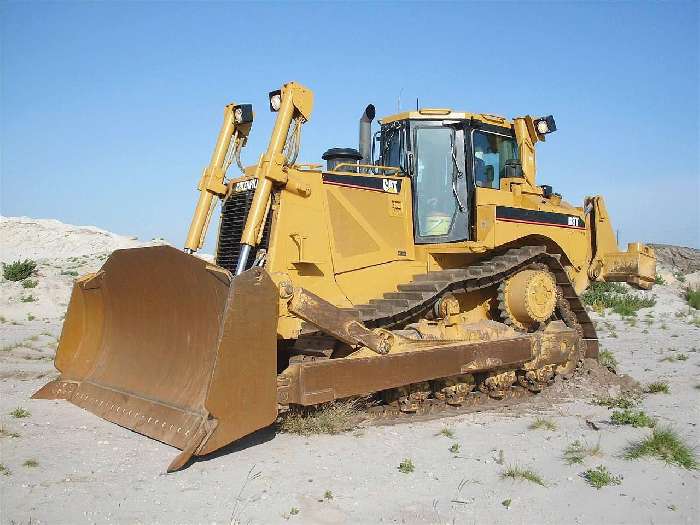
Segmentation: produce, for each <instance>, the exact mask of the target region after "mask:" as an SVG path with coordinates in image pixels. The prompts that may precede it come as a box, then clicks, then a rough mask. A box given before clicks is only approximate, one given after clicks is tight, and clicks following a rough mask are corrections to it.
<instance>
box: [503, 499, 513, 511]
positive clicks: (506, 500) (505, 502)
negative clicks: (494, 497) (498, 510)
mask: <svg viewBox="0 0 700 525" xmlns="http://www.w3.org/2000/svg"><path fill="white" fill-rule="evenodd" d="M511 503H512V501H511V500H510V499H504V500H503V501H501V505H503V506H504V507H505V508H507V509H509V508H510V504H511Z"/></svg>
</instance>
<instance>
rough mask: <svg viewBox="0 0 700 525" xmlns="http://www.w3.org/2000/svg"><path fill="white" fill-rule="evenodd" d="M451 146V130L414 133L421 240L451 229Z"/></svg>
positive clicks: (454, 208)
mask: <svg viewBox="0 0 700 525" xmlns="http://www.w3.org/2000/svg"><path fill="white" fill-rule="evenodd" d="M453 144H454V131H453V130H452V129H450V128H444V127H439V128H438V127H432V128H430V127H421V128H418V129H417V130H416V160H415V181H416V208H417V218H418V224H417V229H418V235H419V236H420V237H433V236H443V235H447V234H448V233H449V232H450V229H451V227H452V223H453V220H454V217H455V214H456V212H457V201H456V199H455V195H454V192H453V181H454V175H455V174H454V169H455V165H454V160H453Z"/></svg>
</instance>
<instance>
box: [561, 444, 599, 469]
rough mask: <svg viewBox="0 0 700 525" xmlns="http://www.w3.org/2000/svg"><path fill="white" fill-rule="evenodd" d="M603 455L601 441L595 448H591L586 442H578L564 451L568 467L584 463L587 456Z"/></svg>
mask: <svg viewBox="0 0 700 525" xmlns="http://www.w3.org/2000/svg"><path fill="white" fill-rule="evenodd" d="M602 454H603V452H602V450H601V448H600V440H598V443H597V444H596V445H595V446H589V445H588V443H586V442H585V441H584V442H581V441H578V440H576V441H574V442H573V443H571V444H570V445H569V446H568V447H566V448H565V449H564V461H566V464H567V465H575V464H579V463H583V460H584V459H586V457H587V456H601V455H602Z"/></svg>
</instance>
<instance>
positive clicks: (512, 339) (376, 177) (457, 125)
mask: <svg viewBox="0 0 700 525" xmlns="http://www.w3.org/2000/svg"><path fill="white" fill-rule="evenodd" d="M269 105H270V109H271V110H272V111H273V112H276V113H277V116H276V121H275V125H274V129H273V131H272V135H271V139H270V142H269V145H268V149H267V151H266V152H265V153H264V154H263V155H262V156H261V157H260V160H259V162H258V164H257V165H256V166H251V167H245V168H243V167H242V166H241V163H240V156H239V154H240V151H241V148H242V147H243V146H244V145H245V143H246V141H247V138H248V135H249V133H250V130H251V126H252V122H253V111H252V107H251V106H250V105H229V106H227V107H226V109H225V112H224V124H223V127H222V129H221V132H220V135H219V138H218V140H217V143H216V147H215V150H214V154H213V156H212V159H211V163H210V164H209V166H208V167H207V168H206V169H205V170H204V173H203V175H202V177H201V180H200V182H199V192H200V193H199V201H198V203H197V206H196V210H195V213H194V218H193V219H192V223H191V227H190V231H189V235H188V237H187V242H186V245H185V250H184V251H180V250H177V249H175V248H173V247H169V246H157V247H147V248H137V249H129V250H117V251H115V252H114V253H113V254H112V255H111V256H110V257H109V259H108V260H107V261H106V262H105V264H104V266H103V267H102V268H101V269H100V270H99V271H98V272H97V273H94V274H90V275H85V276H83V277H81V278H79V279H78V280H77V281H76V283H75V287H74V289H73V293H72V297H71V301H70V305H69V308H68V312H67V315H66V319H65V323H64V326H63V332H62V335H61V338H60V342H59V346H58V351H57V355H56V360H55V364H56V368H58V370H59V371H60V372H61V375H60V377H59V378H58V379H57V380H55V381H52V382H50V383H48V384H47V385H46V386H44V387H43V388H42V389H40V390H39V391H38V392H37V393H36V394H35V396H34V397H37V398H51V399H53V398H63V399H67V400H69V401H70V402H72V403H74V404H75V405H78V406H80V407H83V408H85V409H87V410H89V411H91V412H93V413H95V414H97V415H99V416H100V417H103V418H104V419H106V420H109V421H112V422H114V423H117V424H119V425H122V426H124V427H127V428H130V429H132V430H134V431H136V432H139V433H141V434H145V435H147V436H150V437H152V438H154V439H157V440H160V441H162V442H165V443H168V444H170V445H172V446H174V447H177V448H179V449H181V450H182V452H181V454H179V455H178V456H177V457H176V458H175V460H174V461H173V462H172V463H171V465H170V467H169V470H174V469H177V468H180V467H182V466H183V465H184V464H185V463H186V462H187V461H188V460H189V458H190V457H191V456H193V455H204V454H207V453H209V452H212V451H213V450H216V449H218V448H220V447H222V446H224V445H226V444H228V443H231V442H232V441H234V440H236V439H238V438H240V437H242V436H244V435H246V434H249V433H251V432H253V431H255V430H257V429H260V428H263V427H266V426H268V425H270V424H272V423H273V422H274V421H275V419H276V418H277V416H278V413H279V412H280V411H282V410H287V409H289V408H292V407H295V406H297V407H298V406H312V405H320V404H323V403H327V402H330V401H333V400H336V399H345V398H353V397H355V396H366V395H372V396H374V399H375V400H376V402H377V403H384V404H385V406H389V407H393V408H395V409H396V410H397V411H399V410H400V411H403V412H415V411H420V410H421V407H424V406H426V405H431V406H435V405H452V406H459V405H461V404H463V403H465V402H466V400H468V399H470V400H471V399H473V397H474V396H480V397H484V396H491V397H493V398H503V397H504V396H507V395H510V393H512V392H513V391H515V390H518V389H521V390H523V391H524V390H530V391H533V392H537V391H539V390H541V389H542V388H543V387H544V386H546V385H547V384H548V383H550V382H551V381H552V380H553V378H554V377H555V375H557V374H564V375H568V374H571V373H573V372H574V371H575V369H576V367H577V364H578V363H579V362H580V361H581V360H582V358H583V357H585V356H587V357H591V358H595V357H596V356H597V352H598V345H597V340H596V333H595V330H594V327H593V324H592V323H591V321H590V319H589V318H588V315H587V313H586V310H585V308H584V306H583V305H582V303H581V301H580V300H579V295H578V294H580V293H581V292H582V291H583V290H585V289H586V288H587V287H588V286H589V284H590V283H591V282H593V281H624V282H627V283H629V284H631V285H633V286H635V287H638V288H644V289H648V288H650V287H651V286H652V283H653V280H654V275H655V256H654V252H653V250H652V249H651V248H649V247H647V246H645V245H643V244H640V243H634V244H629V245H628V247H627V250H626V251H620V250H619V249H618V246H617V242H616V239H615V235H614V233H613V229H612V226H611V222H610V216H609V215H608V212H607V210H606V207H605V204H604V202H603V199H602V198H601V197H599V196H594V197H589V198H586V199H585V201H584V202H583V205H582V206H572V205H570V204H568V203H567V202H566V201H564V200H563V199H562V197H561V195H559V194H558V193H556V192H555V191H554V190H553V189H552V187H551V186H547V185H538V184H537V182H536V169H535V145H536V144H537V143H538V142H543V141H544V140H545V137H546V135H548V134H549V133H551V132H553V131H555V129H556V125H555V122H554V119H553V118H552V117H551V116H547V117H538V118H534V117H531V116H524V117H517V118H513V119H508V118H504V117H500V116H496V115H490V114H482V113H464V112H458V111H452V110H449V109H419V110H416V111H409V112H405V113H400V114H397V115H393V116H389V117H386V118H384V119H383V120H380V121H379V127H378V130H377V132H376V133H375V134H374V135H373V134H372V132H371V126H372V121H373V119H374V106H372V105H370V106H367V108H366V109H365V111H364V113H363V115H362V118H361V120H360V141H359V150H356V149H352V148H332V149H329V150H328V151H327V152H326V153H325V154H324V155H323V159H324V160H325V161H326V165H325V169H324V167H322V166H321V165H320V164H299V163H297V162H296V159H297V154H298V152H299V148H300V138H301V130H302V126H303V125H305V124H306V123H307V122H308V121H309V119H310V118H311V112H312V106H313V94H312V92H311V91H310V90H309V89H307V88H305V87H303V86H301V85H299V84H297V83H294V82H291V83H288V84H285V85H284V86H283V87H282V88H281V89H280V90H277V91H273V92H272V93H270V95H269ZM234 160H235V161H236V163H237V164H238V165H239V167H241V172H242V174H241V175H240V176H238V177H236V178H233V179H230V180H229V179H227V177H226V173H227V169H228V167H229V165H230V164H232V163H233V161H234ZM219 201H220V202H221V218H220V221H219V231H218V241H217V250H216V259H215V262H214V263H209V262H207V261H205V260H203V259H201V258H199V257H197V256H196V255H194V252H196V251H197V250H199V249H200V248H201V246H202V243H203V239H204V237H205V233H206V230H207V226H208V223H209V219H210V217H211V215H212V213H213V210H214V208H215V205H216V204H217V203H218V202H219ZM484 398H485V397H484Z"/></svg>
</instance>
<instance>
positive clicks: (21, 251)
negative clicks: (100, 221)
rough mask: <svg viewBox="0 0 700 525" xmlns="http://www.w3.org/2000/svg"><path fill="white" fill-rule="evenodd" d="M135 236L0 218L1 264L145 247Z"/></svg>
mask: <svg viewBox="0 0 700 525" xmlns="http://www.w3.org/2000/svg"><path fill="white" fill-rule="evenodd" d="M143 244H144V243H142V242H140V241H139V240H138V239H137V238H136V237H127V236H123V235H117V234H115V233H111V232H108V231H105V230H101V229H99V228H96V227H94V226H73V225H70V224H64V223H62V222H60V221H57V220H54V219H31V218H28V217H0V261H2V262H11V261H15V260H18V259H48V258H65V257H76V256H83V255H94V254H98V253H106V252H112V251H114V250H117V249H119V248H134V247H137V246H142V245H143Z"/></svg>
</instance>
